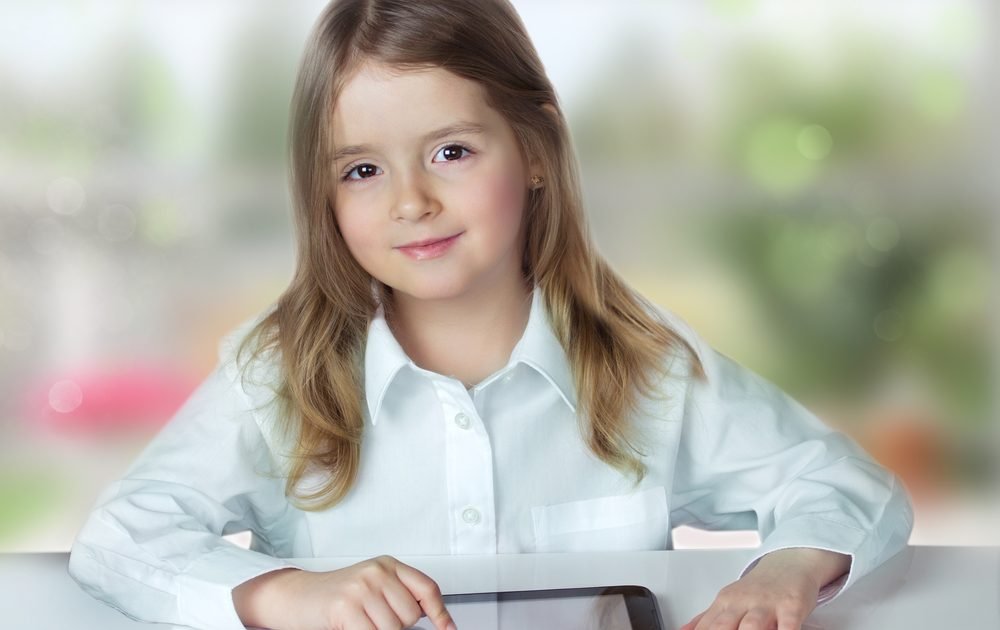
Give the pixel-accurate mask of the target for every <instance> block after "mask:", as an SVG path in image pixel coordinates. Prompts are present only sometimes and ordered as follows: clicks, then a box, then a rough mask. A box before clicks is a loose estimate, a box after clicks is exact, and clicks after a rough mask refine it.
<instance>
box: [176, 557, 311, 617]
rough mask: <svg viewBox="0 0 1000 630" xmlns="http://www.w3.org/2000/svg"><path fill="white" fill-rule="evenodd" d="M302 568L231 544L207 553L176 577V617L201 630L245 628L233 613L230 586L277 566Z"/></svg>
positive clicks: (234, 609) (281, 567) (280, 567)
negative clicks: (201, 629)
mask: <svg viewBox="0 0 1000 630" xmlns="http://www.w3.org/2000/svg"><path fill="white" fill-rule="evenodd" d="M287 568H294V569H301V568H302V567H299V566H297V565H295V564H292V563H291V562H288V561H287V560H285V559H283V558H275V557H272V556H269V555H266V554H263V553H260V552H258V551H252V550H248V549H243V548H240V547H237V546H235V545H233V546H232V547H231V548H229V547H220V548H218V549H216V550H215V551H212V552H210V553H207V554H205V555H203V556H201V557H200V558H198V559H197V560H195V561H194V562H193V563H191V565H190V566H188V568H187V569H186V570H185V571H184V572H183V573H182V574H181V575H180V576H179V579H178V591H177V608H178V616H179V617H180V619H181V620H182V623H183V624H184V625H188V626H192V627H195V628H203V629H204V630H244V628H245V626H244V625H243V622H242V621H240V617H239V615H238V614H236V606H235V605H234V604H233V589H234V588H236V587H237V586H239V585H240V584H242V583H244V582H246V581H247V580H252V579H253V578H255V577H257V576H258V575H263V574H264V573H269V572H271V571H277V570H278V569H287Z"/></svg>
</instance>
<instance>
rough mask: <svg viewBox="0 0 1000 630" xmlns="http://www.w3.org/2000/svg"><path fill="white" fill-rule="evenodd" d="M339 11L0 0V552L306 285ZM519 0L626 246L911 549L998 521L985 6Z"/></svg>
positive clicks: (854, 0) (972, 1) (625, 252)
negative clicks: (904, 517) (803, 423)
mask: <svg viewBox="0 0 1000 630" xmlns="http://www.w3.org/2000/svg"><path fill="white" fill-rule="evenodd" d="M324 4H325V3H324V2H322V1H317V0H308V1H306V0H301V1H298V2H294V3H275V2H264V1H262V0H257V1H247V0H239V1H237V0H214V1H213V2H210V3H205V2H194V1H193V0H187V1H178V0H174V1H171V2H165V1H159V2H154V1H147V2H139V1H137V0H133V1H128V0H89V1H85V0H35V1H33V2H30V3H28V2H22V3H18V2H13V1H7V2H3V3H2V4H0V551H47V550H65V549H68V548H69V546H70V544H71V543H72V540H73V538H74V535H75V533H76V531H77V529H78V528H79V527H80V525H81V524H82V522H83V519H84V518H85V516H86V513H87V512H88V510H89V508H90V506H91V505H92V503H93V501H94V499H95V497H96V496H97V494H98V492H99V491H100V489H101V488H103V487H104V486H105V485H106V484H108V483H110V482H111V481H113V480H114V479H115V478H117V477H119V476H120V475H121V474H122V473H123V472H124V471H125V469H126V467H127V466H128V464H129V462H130V461H131V460H132V459H133V458H134V457H135V456H136V455H137V454H138V453H139V451H140V450H141V448H142V447H143V445H144V444H145V443H146V442H147V441H148V440H149V439H150V438H151V437H152V435H153V434H154V433H155V432H156V431H157V429H158V428H159V427H160V426H162V425H163V423H164V422H166V421H167V420H168V419H169V418H170V416H171V414H172V413H173V412H174V411H175V410H176V409H177V407H178V406H179V405H180V404H181V403H182V402H183V401H184V399H185V398H186V397H187V395H188V394H189V393H190V392H191V391H192V389H193V388H194V387H195V385H196V384H197V383H198V382H199V381H200V380H201V379H202V378H204V376H206V375H207V374H208V372H209V370H210V369H211V368H212V366H213V364H214V362H215V359H216V347H217V343H218V341H219V338H220V337H221V336H222V335H223V334H225V333H226V332H228V331H229V330H230V329H231V328H233V327H234V326H236V325H237V324H239V323H240V322H242V321H244V320H246V319H247V318H249V317H251V316H253V315H254V314H256V313H257V312H259V311H260V310H261V309H263V308H265V307H266V306H267V305H268V304H269V303H271V302H272V301H273V300H274V299H275V298H276V297H277V296H278V294H279V293H280V292H281V291H282V289H283V288H284V286H285V285H286V283H287V282H288V280H289V279H290V277H291V273H292V266H293V260H294V245H293V241H292V230H291V220H290V215H289V200H288V194H287V187H286V183H285V182H286V180H285V176H286V175H285V158H284V143H285V137H286V133H285V130H286V125H287V117H288V103H289V98H290V96H291V89H292V84H293V80H294V75H295V72H296V65H297V62H298V59H299V55H300V54H301V51H302V48H303V45H304V42H305V39H306V36H307V33H308V30H309V28H310V26H311V24H312V23H313V21H314V20H315V18H316V16H317V15H318V14H319V12H320V10H321V9H322V7H323V6H324ZM514 4H515V5H516V6H517V8H518V10H519V11H520V12H521V15H522V17H523V19H524V21H525V23H526V25H527V27H528V30H529V31H530V32H531V34H532V37H533V39H534V41H535V43H536V46H537V47H538V50H539V53H540V55H541V57H542V60H543V61H544V63H545V65H546V68H547V69H548V72H549V74H550V77H551V78H552V80H553V82H554V83H555V85H556V87H557V89H558V91H559V93H560V96H561V98H562V101H563V106H564V108H565V110H566V112H567V115H568V117H569V120H570V124H571V127H572V130H573V134H574V141H575V143H576V146H577V150H578V155H579V158H580V162H581V168H582V171H583V183H584V192H585V196H586V200H587V205H588V211H589V213H590V219H591V225H592V228H593V234H594V237H595V239H596V241H597V242H598V244H599V246H600V249H601V250H602V251H603V253H604V254H605V255H606V257H607V258H608V259H609V260H610V261H611V262H612V263H613V265H614V266H615V267H616V268H617V269H618V270H619V271H620V272H621V273H622V274H623V275H624V276H625V277H626V278H627V279H628V280H629V281H631V282H632V283H633V284H634V285H635V286H636V287H637V288H639V289H640V290H641V291H642V292H643V293H645V294H646V295H647V296H649V297H650V298H652V299H653V300H654V301H656V302H657V303H659V304H660V305H662V306H664V307H667V308H670V309H672V310H674V311H676V312H677V313H679V314H680V315H681V316H682V317H684V318H685V319H687V320H688V321H689V322H690V323H691V324H692V325H693V326H694V327H695V328H696V329H697V330H698V331H699V332H700V333H701V334H702V335H703V336H704V337H706V338H707V339H708V340H709V341H710V342H711V343H712V344H713V345H714V346H715V347H716V348H717V349H719V350H720V351H722V352H724V353H725V354H728V355H730V356H731V357H733V358H734V359H736V360H737V361H739V362H740V363H743V364H744V365H746V366H748V367H750V368H751V369H753V370H755V371H757V372H759V373H760V374H762V375H764V376H765V377H767V378H768V379H770V380H772V381H773V382H775V383H776V384H778V385H779V386H780V387H781V388H783V389H784V390H786V391H787V392H788V393H790V394H791V395H792V396H794V397H795V398H797V399H798V400H800V401H801V402H802V403H803V404H805V405H806V406H807V407H809V408H810V409H812V410H813V411H815V412H816V413H817V414H818V415H820V417H822V418H823V419H824V420H825V421H826V422H828V423H829V424H831V425H833V426H835V427H837V428H839V429H841V430H843V431H845V432H846V433H848V434H850V435H851V436H853V437H854V438H855V439H856V440H858V441H859V442H860V443H861V444H862V445H863V446H864V447H865V448H866V449H867V450H868V451H869V452H871V453H872V454H873V455H874V456H875V457H876V458H877V459H879V460H880V461H881V462H882V463H883V464H885V465H886V466H888V467H890V468H891V469H893V470H894V471H896V473H897V474H899V475H900V477H901V478H902V479H903V480H904V482H905V484H906V485H907V487H908V488H909V490H910V492H911V494H912V495H913V497H914V499H915V501H916V507H917V522H916V528H915V531H914V534H913V538H912V539H911V542H913V543H915V544H942V545H952V544H956V545H961V544H977V545H985V544H1000V534H998V533H997V532H1000V491H998V490H1000V471H998V467H997V465H996V460H997V459H998V453H1000V449H998V444H1000V429H998V424H1000V423H998V422H997V421H996V420H995V417H996V413H995V411H996V400H995V397H994V394H993V392H994V390H995V388H994V387H993V385H994V383H995V376H996V369H995V367H996V359H997V357H998V356H1000V353H998V352H997V350H998V346H997V337H998V335H997V330H996V328H995V327H994V326H993V325H992V324H991V322H990V318H989V312H990V310H991V307H992V306H993V300H994V298H995V296H996V294H997V292H996V284H995V280H994V277H995V274H994V269H996V266H995V260H994V259H995V258H996V257H997V253H998V251H1000V250H998V248H997V243H996V242H995V241H996V233H997V230H996V226H995V221H996V219H995V218H994V217H993V211H994V210H995V209H996V207H997V205H998V204H997V202H998V199H1000V194H998V188H997V182H996V180H997V176H998V175H1000V173H998V171H997V164H1000V154H998V151H997V146H998V144H1000V142H998V140H1000V138H998V137H997V133H998V132H997V127H998V125H997V120H996V114H995V111H996V110H995V102H996V97H997V96H998V95H1000V78H998V70H1000V61H998V60H1000V51H998V47H997V43H996V42H997V41H998V37H997V36H998V34H1000V33H998V24H1000V15H998V10H997V6H996V3H995V2H990V1H989V0H925V1H923V2H908V3H899V2H879V1H873V0H837V1H833V0H829V1H826V2H821V1H818V0H812V1H807V2H802V1H793V0H676V1H672V2H668V1H666V0H660V1H647V2H642V1H637V0H629V2H627V3H622V2H612V1H611V0H599V1H598V0H590V1H587V0H514ZM626 6H627V7H628V8H627V9H625V8H623V7H626ZM754 538H755V536H754V535H741V534H735V535H734V534H724V535H716V536H715V537H714V538H713V537H710V536H708V537H706V536H703V535H700V534H698V533H697V532H694V531H687V532H678V534H677V543H678V546H699V545H704V544H728V545H743V544H752V543H753V539H754Z"/></svg>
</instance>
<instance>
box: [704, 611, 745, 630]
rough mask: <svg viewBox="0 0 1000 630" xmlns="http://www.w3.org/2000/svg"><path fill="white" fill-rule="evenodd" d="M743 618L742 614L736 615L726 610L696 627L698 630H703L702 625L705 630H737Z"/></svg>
mask: <svg viewBox="0 0 1000 630" xmlns="http://www.w3.org/2000/svg"><path fill="white" fill-rule="evenodd" d="M742 617H743V614H742V613H739V614H737V613H734V612H732V611H729V610H724V611H722V612H720V613H719V614H717V615H715V616H713V617H711V618H708V617H707V616H706V618H705V619H702V620H701V624H698V625H697V626H695V628H696V630H702V624H704V627H705V630H709V629H710V630H736V629H737V628H738V627H739V625H740V619H741V618H742Z"/></svg>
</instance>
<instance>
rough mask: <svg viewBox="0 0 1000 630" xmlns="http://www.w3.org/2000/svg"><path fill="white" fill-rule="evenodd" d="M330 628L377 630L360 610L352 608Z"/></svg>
mask: <svg viewBox="0 0 1000 630" xmlns="http://www.w3.org/2000/svg"><path fill="white" fill-rule="evenodd" d="M331 627H339V628H351V629H352V630H353V629H354V628H357V629H358V630H378V628H376V627H375V625H374V624H373V623H372V620H371V619H369V618H368V615H366V614H365V611H364V610H362V609H361V608H357V607H352V608H351V610H350V611H349V612H345V614H344V615H343V616H342V617H340V618H338V619H337V622H336V624H335V625H333V626H331Z"/></svg>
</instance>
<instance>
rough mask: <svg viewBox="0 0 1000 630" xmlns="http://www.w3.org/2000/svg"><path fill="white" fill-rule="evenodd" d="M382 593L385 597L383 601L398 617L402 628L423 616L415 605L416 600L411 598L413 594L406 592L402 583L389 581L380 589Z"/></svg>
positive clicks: (416, 604)
mask: <svg viewBox="0 0 1000 630" xmlns="http://www.w3.org/2000/svg"><path fill="white" fill-rule="evenodd" d="M382 592H383V595H384V596H385V601H386V602H388V604H389V607H390V608H392V611H393V612H394V613H396V616H397V617H399V620H400V621H401V622H403V625H404V626H412V625H413V624H415V623H417V621H419V620H420V617H422V616H423V611H422V610H421V609H420V604H418V603H417V600H416V599H414V598H413V594H412V593H410V591H408V590H407V588H406V586H404V585H403V583H402V582H400V581H398V580H394V581H391V582H389V583H388V584H386V585H385V586H384V587H383V588H382Z"/></svg>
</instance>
